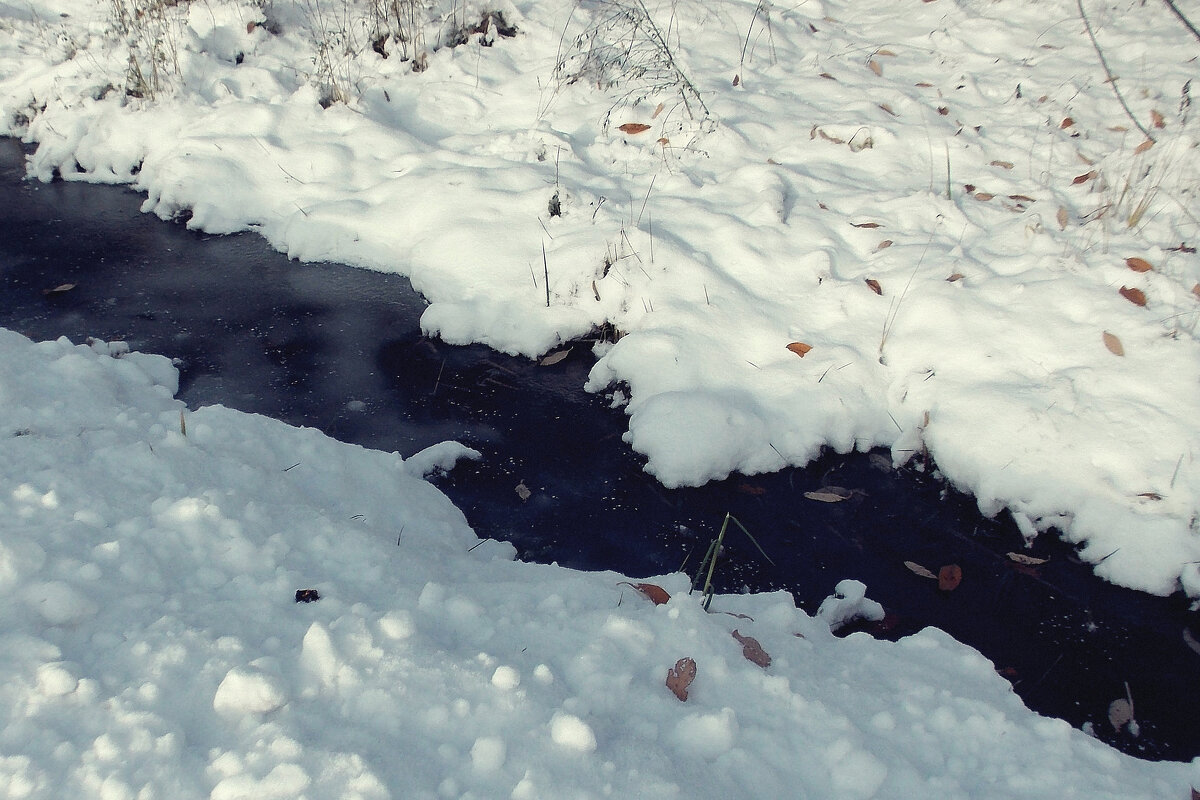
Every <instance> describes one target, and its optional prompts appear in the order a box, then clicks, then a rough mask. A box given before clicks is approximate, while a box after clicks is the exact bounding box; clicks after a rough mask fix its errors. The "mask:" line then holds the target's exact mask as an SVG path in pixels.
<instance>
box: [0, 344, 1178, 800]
mask: <svg viewBox="0 0 1200 800" xmlns="http://www.w3.org/2000/svg"><path fill="white" fill-rule="evenodd" d="M175 380H176V375H175V373H174V370H173V369H172V368H171V366H170V364H169V363H168V362H167V360H166V359H164V358H161V357H158V356H150V355H142V354H139V353H129V352H127V351H126V350H125V349H124V348H122V347H119V346H111V345H106V344H104V343H99V342H94V343H92V344H91V345H90V346H87V345H72V344H71V343H70V342H68V341H66V340H65V339H61V340H59V341H57V342H43V343H40V344H34V343H32V342H30V341H28V340H27V339H24V338H23V337H21V336H19V335H17V334H15V333H12V332H8V331H0V601H2V602H3V605H4V609H5V612H4V614H3V615H0V700H2V702H0V708H3V712H2V715H0V797H4V798H44V799H45V800H60V799H61V798H66V797H78V798H85V797H86V798H149V797H162V798H172V800H188V799H189V798H212V800H233V799H234V798H254V800H262V799H263V798H288V800H296V799H297V798H329V799H330V800H333V799H335V798H336V799H337V800H346V799H348V798H369V799H370V800H382V798H396V800H400V799H401V798H404V800H411V799H414V798H518V799H519V798H559V797H578V798H600V797H655V798H713V800H727V799H728V798H731V797H738V798H764V799H769V800H777V799H778V798H782V797H789V798H791V797H808V798H822V799H823V800H840V799H841V798H869V797H879V798H899V797H939V798H980V797H988V798H1008V797H1012V798H1018V797H1019V798H1047V800H1059V798H1063V797H1086V798H1089V800H1091V799H1092V798H1112V799H1113V800H1135V799H1136V798H1146V799H1147V800H1162V798H1181V799H1182V798H1186V797H1187V796H1188V792H1189V786H1190V784H1191V783H1193V782H1196V781H1197V780H1198V779H1200V764H1173V763H1159V764H1152V763H1148V762H1144V761H1139V760H1137V759H1134V758H1131V757H1129V756H1124V755H1121V754H1120V753H1117V752H1116V751H1114V750H1112V749H1110V748H1108V747H1107V746H1105V745H1103V744H1101V743H1100V742H1098V741H1097V740H1095V739H1092V738H1091V737H1089V736H1087V735H1086V734H1084V733H1082V732H1080V731H1078V730H1075V729H1072V728H1071V727H1070V726H1068V725H1067V724H1066V723H1065V722H1062V721H1058V720H1052V719H1046V718H1043V717H1040V716H1037V715H1036V714H1034V713H1032V712H1030V711H1029V710H1027V709H1026V708H1025V707H1024V706H1022V704H1021V703H1020V701H1019V700H1018V698H1017V697H1016V696H1015V695H1014V694H1013V692H1012V691H1011V689H1010V687H1009V685H1008V684H1007V683H1006V682H1005V681H1004V680H1003V679H1002V678H1000V677H999V676H998V675H996V674H995V672H994V669H993V666H992V664H990V663H989V662H988V661H987V660H985V659H984V658H983V657H981V656H980V655H979V654H978V653H977V652H975V651H974V650H971V649H969V648H967V647H965V646H963V645H961V644H958V643H956V642H955V641H953V640H952V639H950V638H949V637H948V636H946V635H945V634H943V633H941V632H939V631H936V630H932V629H931V630H926V631H924V632H922V633H920V634H918V635H916V636H912V637H910V638H908V639H904V640H902V641H900V642H896V643H888V642H879V641H875V640H873V639H871V638H869V637H867V636H865V635H863V634H854V635H851V636H850V637H848V638H846V639H838V638H836V637H834V636H833V634H832V633H831V631H830V627H831V626H836V625H839V624H841V623H842V622H843V621H845V620H847V619H851V618H854V617H856V616H867V617H869V616H871V615H872V614H873V613H875V612H877V607H876V606H875V605H874V604H873V603H872V602H871V601H870V600H868V599H867V598H866V595H865V587H863V586H862V584H860V583H857V582H855V581H844V582H842V583H841V584H839V585H838V587H837V590H838V594H837V595H835V596H834V597H831V598H830V600H829V601H828V602H827V603H826V604H825V605H824V606H823V607H822V611H821V613H820V614H818V615H817V616H816V617H809V616H807V615H805V614H804V613H803V612H801V611H799V610H797V609H796V608H795V606H794V605H793V603H792V601H791V598H790V597H789V596H788V595H786V594H784V593H775V594H764V595H757V596H733V597H721V596H718V597H717V598H715V600H714V603H713V608H712V613H705V612H704V611H703V610H702V608H701V602H700V598H699V597H698V596H689V594H688V592H687V579H686V578H684V577H683V576H680V575H672V576H666V577H663V578H661V579H657V581H656V586H657V587H658V588H657V590H655V589H650V588H646V589H645V590H644V591H643V590H639V589H638V588H636V586H635V585H634V582H633V581H628V580H627V579H625V578H623V577H622V576H620V575H616V574H613V573H581V572H572V571H570V570H567V569H563V568H559V567H555V566H540V565H534V564H525V563H520V562H515V561H513V560H511V556H512V550H511V547H509V546H508V545H503V544H500V543H497V542H492V541H483V542H480V541H479V540H477V539H476V538H475V536H474V535H473V534H472V531H471V530H470V528H469V527H468V526H467V524H466V522H465V521H464V519H463V517H462V515H461V513H459V512H458V510H456V509H455V508H454V507H453V506H452V505H451V504H450V502H449V501H448V500H447V499H446V498H445V497H444V496H443V495H441V494H440V493H439V492H438V491H437V490H436V489H434V488H433V487H432V486H431V485H429V484H428V483H426V482H425V481H424V480H423V479H422V477H421V475H420V473H421V472H422V471H424V470H426V469H434V468H446V467H449V466H450V465H451V463H452V461H453V457H454V456H455V455H458V456H468V457H471V456H474V455H475V454H473V453H472V452H471V451H468V450H466V449H465V448H461V447H458V446H455V445H452V444H447V445H440V446H438V447H437V448H435V449H434V450H433V451H432V452H428V451H427V452H426V453H425V454H423V455H420V456H419V457H416V458H413V459H410V460H409V461H402V460H401V458H400V457H399V456H398V455H396V454H392V453H382V452H377V451H370V450H365V449H363V448H360V447H356V446H352V445H347V444H342V443H339V442H337V441H334V440H332V439H328V438H326V437H325V436H324V435H322V434H321V433H320V432H318V431H314V430H310V429H297V428H291V427H288V426H286V425H284V424H282V423H279V422H275V421H272V420H270V419H266V418H263V417H259V416H254V415H249V414H244V413H240V412H236V411H232V410H229V409H226V408H221V407H210V408H203V409H200V410H198V411H195V412H190V411H187V410H185V408H184V406H183V404H182V403H180V402H178V401H176V400H173V399H172V396H171V395H172V389H173V388H174V385H175ZM298 593H299V594H298ZM668 594H669V595H670V597H669V599H668V598H667V597H666V595H668ZM651 597H654V598H656V599H657V600H659V601H664V600H665V602H660V604H658V605H656V604H655V603H654V602H652V600H651V599H650V598H651ZM300 601H306V602H300ZM684 659H691V662H690V663H691V666H692V667H693V669H691V670H689V669H688V662H687V661H684ZM681 662H682V663H681ZM670 672H675V673H677V677H676V678H675V679H673V681H672V684H671V685H668V681H667V676H668V674H669V673H670ZM682 675H690V678H691V680H690V683H687V682H686V681H685V680H684V679H683V678H682V677H679V676H682ZM679 695H682V696H686V700H680V699H679Z"/></svg>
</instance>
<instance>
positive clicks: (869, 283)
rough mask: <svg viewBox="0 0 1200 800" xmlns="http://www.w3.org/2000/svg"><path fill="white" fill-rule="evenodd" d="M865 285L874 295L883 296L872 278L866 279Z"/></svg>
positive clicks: (880, 287) (881, 288)
mask: <svg viewBox="0 0 1200 800" xmlns="http://www.w3.org/2000/svg"><path fill="white" fill-rule="evenodd" d="M866 283H867V286H869V287H871V291H872V292H874V293H875V294H878V295H882V294H883V287H882V286H880V285H879V281H877V280H875V279H874V278H867V280H866Z"/></svg>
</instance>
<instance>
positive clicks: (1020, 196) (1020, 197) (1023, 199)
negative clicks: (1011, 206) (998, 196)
mask: <svg viewBox="0 0 1200 800" xmlns="http://www.w3.org/2000/svg"><path fill="white" fill-rule="evenodd" d="M1008 199H1009V200H1016V201H1018V202H1021V203H1035V202H1037V200H1036V198H1033V197H1030V196H1029V195H1027V194H1010V195H1009V196H1008Z"/></svg>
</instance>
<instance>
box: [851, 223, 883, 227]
mask: <svg viewBox="0 0 1200 800" xmlns="http://www.w3.org/2000/svg"><path fill="white" fill-rule="evenodd" d="M850 225H851V226H852V227H855V228H882V227H883V226H882V225H880V224H879V223H878V222H851V223H850Z"/></svg>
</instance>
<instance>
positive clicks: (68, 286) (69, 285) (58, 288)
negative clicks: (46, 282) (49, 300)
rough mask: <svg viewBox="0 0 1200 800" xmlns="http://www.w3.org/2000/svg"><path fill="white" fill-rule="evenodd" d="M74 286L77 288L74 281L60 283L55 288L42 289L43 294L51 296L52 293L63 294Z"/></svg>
mask: <svg viewBox="0 0 1200 800" xmlns="http://www.w3.org/2000/svg"><path fill="white" fill-rule="evenodd" d="M74 288H75V284H73V283H60V284H59V285H58V286H55V287H54V288H53V289H42V294H44V295H46V296H47V297H49V296H50V295H55V294H63V293H65V292H69V291H71V290H72V289H74Z"/></svg>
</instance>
